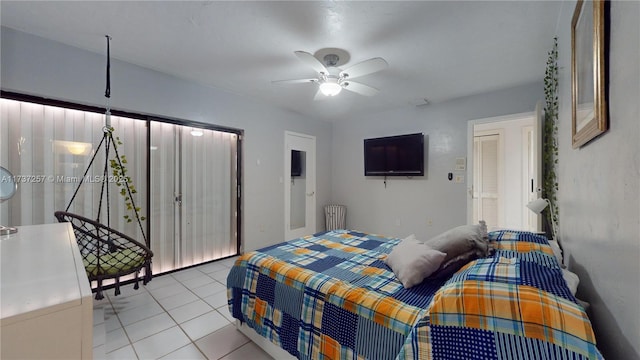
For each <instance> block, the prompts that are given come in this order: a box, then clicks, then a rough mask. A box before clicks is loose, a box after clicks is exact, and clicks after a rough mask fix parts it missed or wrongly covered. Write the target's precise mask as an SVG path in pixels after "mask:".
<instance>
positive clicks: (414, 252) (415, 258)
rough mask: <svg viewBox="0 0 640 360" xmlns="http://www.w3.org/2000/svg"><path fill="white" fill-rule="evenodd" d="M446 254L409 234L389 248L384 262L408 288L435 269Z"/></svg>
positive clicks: (418, 282)
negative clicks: (389, 251) (389, 250)
mask: <svg viewBox="0 0 640 360" xmlns="http://www.w3.org/2000/svg"><path fill="white" fill-rule="evenodd" d="M446 255H447V254H445V253H443V252H440V251H438V250H434V249H432V248H430V247H428V246H426V245H424V244H422V243H420V242H419V241H418V240H416V239H415V237H413V238H411V237H410V236H409V237H407V238H406V239H404V240H402V241H401V242H400V243H399V244H398V245H396V246H395V247H394V248H393V250H391V253H390V254H389V256H387V258H386V259H385V260H384V262H385V264H387V265H388V266H389V267H390V268H391V270H393V273H394V274H395V275H396V277H397V278H398V280H400V282H401V283H402V286H404V287H405V289H408V288H410V287H412V286H414V285H418V284H420V283H421V282H422V280H424V278H426V277H427V276H429V275H431V273H433V272H434V271H436V270H437V269H438V268H439V267H440V264H442V262H443V261H444V258H445V256H446Z"/></svg>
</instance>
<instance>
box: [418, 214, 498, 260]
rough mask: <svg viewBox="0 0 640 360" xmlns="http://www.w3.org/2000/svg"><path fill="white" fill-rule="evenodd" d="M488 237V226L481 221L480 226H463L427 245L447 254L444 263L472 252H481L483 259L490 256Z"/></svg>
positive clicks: (427, 242)
mask: <svg viewBox="0 0 640 360" xmlns="http://www.w3.org/2000/svg"><path fill="white" fill-rule="evenodd" d="M487 237H488V236H487V224H486V223H485V222H484V221H480V223H479V224H478V225H462V226H458V227H455V228H453V229H451V230H448V231H446V232H444V233H442V234H440V235H438V236H436V237H434V238H432V239H430V240H427V241H426V242H425V245H428V246H429V247H431V248H432V249H435V250H438V251H441V252H444V253H446V254H447V256H446V258H445V260H444V261H449V260H451V259H453V258H455V257H456V256H459V255H462V254H465V253H468V252H469V251H471V250H479V253H480V254H481V255H482V256H481V257H484V256H487V255H488V254H489V243H488V241H487Z"/></svg>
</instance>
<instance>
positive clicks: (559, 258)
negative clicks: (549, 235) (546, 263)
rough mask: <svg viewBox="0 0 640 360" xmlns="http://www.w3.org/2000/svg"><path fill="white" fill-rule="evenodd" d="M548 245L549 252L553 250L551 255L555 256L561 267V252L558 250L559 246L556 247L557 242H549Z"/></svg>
mask: <svg viewBox="0 0 640 360" xmlns="http://www.w3.org/2000/svg"><path fill="white" fill-rule="evenodd" d="M549 245H551V250H553V255H555V256H556V259H557V260H558V263H559V264H560V265H563V263H562V250H560V246H559V245H558V241H557V240H549Z"/></svg>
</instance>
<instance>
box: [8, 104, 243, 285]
mask: <svg viewBox="0 0 640 360" xmlns="http://www.w3.org/2000/svg"><path fill="white" fill-rule="evenodd" d="M0 109H1V113H0V166H3V167H5V168H7V169H8V170H9V171H11V172H12V173H13V174H14V175H15V176H16V180H17V181H18V191H17V193H16V195H15V196H14V197H13V198H12V199H10V200H8V201H5V202H3V203H0V224H2V225H7V226H21V225H33V224H44V223H52V222H55V221H56V220H55V218H54V216H53V213H54V212H55V211H58V210H65V209H66V207H67V204H68V203H69V200H70V199H71V197H72V196H73V193H74V191H75V190H76V188H77V187H78V184H79V181H80V180H81V179H84V180H83V184H82V187H81V188H80V191H79V192H78V194H77V196H76V197H75V199H74V200H73V203H72V205H71V207H70V208H69V210H68V211H70V212H73V213H76V214H79V215H82V216H85V217H88V218H92V219H95V218H96V216H97V209H98V207H99V206H101V207H102V209H103V210H102V211H101V214H102V215H101V217H100V220H99V221H100V222H103V223H107V221H108V222H109V223H110V226H111V227H112V228H114V229H116V230H119V231H121V232H123V233H125V234H127V235H130V236H132V237H133V238H136V239H138V240H139V241H141V242H143V241H144V240H143V236H142V233H141V231H142V230H141V229H140V227H139V226H138V224H137V222H136V221H132V222H128V221H127V218H126V217H125V216H127V215H131V212H130V211H128V210H127V204H126V202H128V200H125V197H126V196H121V195H120V190H121V189H120V188H119V187H118V186H117V185H116V183H115V182H109V185H108V186H109V189H110V196H109V199H108V203H107V199H106V198H103V201H102V205H100V204H101V202H100V200H101V191H102V190H101V186H100V184H99V183H97V182H96V180H97V179H100V178H101V175H102V174H103V171H104V169H105V166H108V165H107V164H108V163H105V149H104V147H102V148H100V149H98V148H97V146H98V144H99V143H100V140H101V139H102V136H103V127H104V120H105V119H104V114H101V113H96V112H93V111H82V110H74V109H69V108H66V107H59V106H49V105H42V104H38V103H33V102H26V101H16V100H10V99H5V98H2V99H0ZM111 124H112V126H113V127H114V128H115V132H114V137H118V138H119V143H120V144H119V145H118V152H119V154H120V155H125V157H126V159H127V163H126V164H125V166H126V167H127V171H128V172H127V175H128V176H130V177H131V179H132V180H133V182H134V185H135V188H136V190H137V193H136V194H134V202H135V205H136V206H137V207H140V208H141V215H142V216H144V217H146V220H144V221H143V225H142V226H143V229H144V231H145V233H146V234H147V238H148V239H149V242H150V245H151V249H152V250H153V252H154V257H153V260H152V265H153V273H154V274H158V273H162V272H166V271H171V270H175V269H178V268H181V267H185V266H190V265H194V264H198V263H202V262H206V261H210V260H215V259H219V258H224V257H227V256H231V255H235V254H237V252H238V248H239V245H238V243H239V234H238V223H239V220H238V219H239V216H240V214H239V211H240V207H239V206H238V204H239V200H238V197H239V194H238V187H239V170H238V164H239V156H238V154H239V146H238V144H239V141H240V139H239V136H238V134H239V133H240V132H239V131H238V130H228V131H227V130H226V129H221V130H213V129H204V128H192V127H187V126H184V125H180V124H174V123H165V122H162V121H155V120H154V119H146V120H145V119H133V118H130V117H121V116H112V117H111ZM94 155H95V158H94ZM114 156H115V154H114V152H113V150H111V151H110V154H109V159H114ZM92 159H94V160H93V163H92V165H91V168H90V171H89V173H88V174H87V177H83V174H84V172H85V170H86V169H87V167H89V164H90V163H91V160H92ZM108 170H109V171H108V174H112V172H111V170H112V169H111V168H108ZM107 207H108V209H109V212H110V217H109V220H107V219H106V208H107Z"/></svg>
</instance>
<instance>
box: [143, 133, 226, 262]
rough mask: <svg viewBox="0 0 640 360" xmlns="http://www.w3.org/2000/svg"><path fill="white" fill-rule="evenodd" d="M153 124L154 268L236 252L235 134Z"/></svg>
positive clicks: (152, 204)
mask: <svg viewBox="0 0 640 360" xmlns="http://www.w3.org/2000/svg"><path fill="white" fill-rule="evenodd" d="M196 134H198V136H194V135H193V134H192V129H191V128H189V127H185V126H181V125H175V124H167V123H151V188H152V189H153V190H152V192H151V208H152V210H153V211H152V221H153V222H152V223H153V224H154V226H153V228H152V238H153V239H154V241H152V243H151V244H152V247H151V250H152V251H153V252H154V254H155V257H156V259H154V263H153V264H154V272H164V271H168V270H171V269H174V268H180V267H186V266H190V265H194V264H198V263H202V262H206V261H209V260H213V259H219V258H223V257H227V256H231V255H235V254H236V253H237V240H236V239H237V226H236V224H237V212H236V209H237V181H236V179H237V140H238V138H237V135H236V134H233V133H227V132H222V131H216V130H208V129H198V130H197V133H196Z"/></svg>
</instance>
